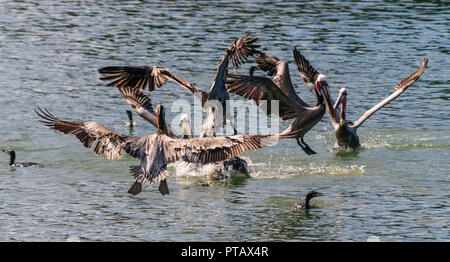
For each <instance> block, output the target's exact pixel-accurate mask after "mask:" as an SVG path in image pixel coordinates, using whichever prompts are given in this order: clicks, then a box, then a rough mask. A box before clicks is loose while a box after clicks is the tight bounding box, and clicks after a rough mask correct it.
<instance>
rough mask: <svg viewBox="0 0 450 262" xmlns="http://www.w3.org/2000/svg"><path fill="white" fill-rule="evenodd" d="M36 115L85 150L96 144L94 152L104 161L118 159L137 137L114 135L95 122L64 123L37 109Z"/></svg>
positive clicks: (45, 111) (114, 133)
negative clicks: (72, 137)
mask: <svg viewBox="0 0 450 262" xmlns="http://www.w3.org/2000/svg"><path fill="white" fill-rule="evenodd" d="M35 112H36V114H38V116H40V117H41V118H42V120H40V121H41V122H42V123H44V124H45V125H46V126H48V127H50V128H52V129H55V130H57V131H60V132H62V133H64V134H73V135H75V136H76V137H77V138H78V139H79V140H80V142H81V143H83V145H84V146H85V147H87V148H91V147H92V145H93V144H94V143H95V142H97V144H96V146H95V148H94V152H95V153H96V154H98V155H102V156H103V158H105V159H120V158H121V157H122V149H124V147H125V146H127V145H128V144H129V143H132V142H133V141H136V140H137V139H138V137H132V136H126V135H123V134H120V133H116V132H114V131H112V130H110V129H108V128H106V127H104V126H103V125H101V124H99V123H97V122H83V121H64V120H60V119H58V118H56V117H55V116H53V115H52V114H51V113H50V112H48V111H47V110H46V109H41V108H39V107H38V108H37V110H35Z"/></svg>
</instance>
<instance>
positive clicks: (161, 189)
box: [158, 179, 169, 196]
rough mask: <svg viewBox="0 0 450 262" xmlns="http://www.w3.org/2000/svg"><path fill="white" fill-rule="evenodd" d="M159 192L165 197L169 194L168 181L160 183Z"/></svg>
mask: <svg viewBox="0 0 450 262" xmlns="http://www.w3.org/2000/svg"><path fill="white" fill-rule="evenodd" d="M158 190H159V192H161V194H162V195H163V196H164V195H168V194H169V187H168V186H167V181H166V180H165V179H164V180H161V182H159V187H158Z"/></svg>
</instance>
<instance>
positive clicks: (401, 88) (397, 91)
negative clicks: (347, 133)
mask: <svg viewBox="0 0 450 262" xmlns="http://www.w3.org/2000/svg"><path fill="white" fill-rule="evenodd" d="M427 64H428V59H427V58H426V57H425V58H424V59H423V61H422V65H421V66H420V68H419V69H417V70H416V71H414V72H413V73H412V74H411V75H409V76H408V77H406V78H405V79H403V80H402V81H400V82H399V83H398V84H397V86H396V87H395V88H394V92H393V93H392V94H391V95H390V96H388V97H386V98H385V99H384V100H383V101H381V102H380V103H378V104H377V105H375V106H374V107H372V108H371V109H369V110H367V111H366V112H365V113H364V114H363V115H362V116H361V117H360V118H359V119H358V121H356V122H355V123H354V124H353V127H356V128H357V127H359V126H361V125H362V123H364V121H366V120H367V119H368V118H369V117H370V116H371V115H373V114H374V113H375V112H377V111H378V110H379V109H381V108H382V107H384V106H385V105H387V104H388V103H389V102H391V101H392V100H394V99H396V98H397V97H398V96H400V95H401V94H402V93H403V92H405V91H406V89H408V87H409V86H410V85H412V84H413V83H414V82H416V81H417V80H418V79H419V78H420V76H421V75H422V74H423V72H424V71H425V69H426V67H427Z"/></svg>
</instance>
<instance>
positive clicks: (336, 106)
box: [333, 88, 347, 110]
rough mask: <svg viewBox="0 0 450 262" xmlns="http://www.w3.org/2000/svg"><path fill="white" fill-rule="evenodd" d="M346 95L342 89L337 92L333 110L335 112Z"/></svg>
mask: <svg viewBox="0 0 450 262" xmlns="http://www.w3.org/2000/svg"><path fill="white" fill-rule="evenodd" d="M346 95H347V91H346V90H345V88H342V89H341V90H340V91H339V96H338V98H337V100H336V103H334V106H333V109H334V110H336V109H337V108H338V106H339V105H340V104H341V103H342V100H343V99H344V97H345V96H346Z"/></svg>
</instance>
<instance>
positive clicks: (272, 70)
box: [256, 53, 308, 106]
mask: <svg viewBox="0 0 450 262" xmlns="http://www.w3.org/2000/svg"><path fill="white" fill-rule="evenodd" d="M256 63H257V64H258V67H259V68H260V69H261V70H263V71H265V72H267V74H268V75H269V76H273V82H274V83H275V84H276V85H277V86H278V87H279V88H280V89H281V90H282V91H283V92H284V93H285V94H286V95H287V96H289V97H290V98H291V100H293V101H295V102H297V103H298V104H300V105H302V106H308V104H306V103H305V102H304V101H303V100H302V99H301V98H300V97H299V96H298V95H297V93H296V92H295V90H294V87H293V86H292V81H291V76H290V74H289V66H288V63H287V62H286V61H284V60H283V59H280V58H278V57H275V56H271V55H268V54H265V53H261V54H260V56H259V57H258V58H257V59H256Z"/></svg>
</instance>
